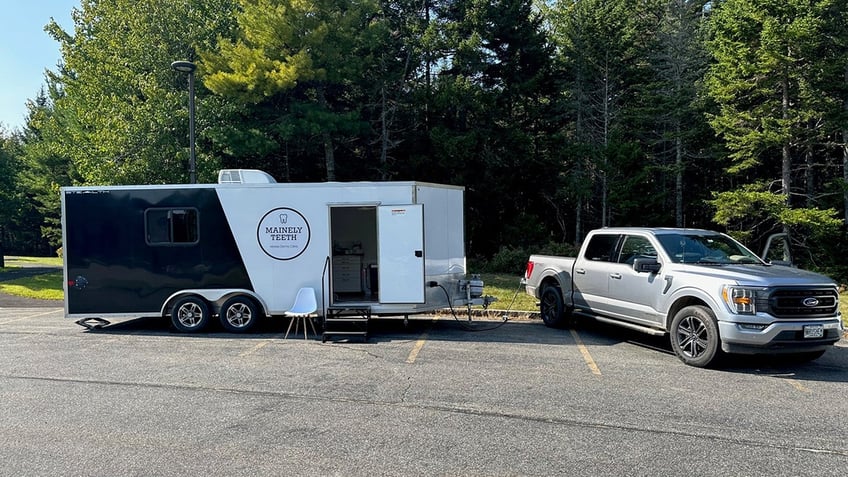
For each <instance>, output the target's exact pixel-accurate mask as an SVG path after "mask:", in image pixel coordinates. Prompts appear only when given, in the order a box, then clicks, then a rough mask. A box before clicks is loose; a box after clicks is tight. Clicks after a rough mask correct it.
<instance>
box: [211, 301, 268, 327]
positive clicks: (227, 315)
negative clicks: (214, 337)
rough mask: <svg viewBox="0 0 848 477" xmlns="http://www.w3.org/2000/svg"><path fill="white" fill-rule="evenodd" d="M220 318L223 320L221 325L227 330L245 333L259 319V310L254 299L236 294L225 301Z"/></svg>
mask: <svg viewBox="0 0 848 477" xmlns="http://www.w3.org/2000/svg"><path fill="white" fill-rule="evenodd" d="M218 319H219V320H221V326H223V327H224V329H225V330H227V331H229V332H231V333H244V332H245V331H248V330H250V329H251V328H253V326H254V325H255V324H256V322H257V321H258V320H259V312H258V311H257V308H256V304H255V303H254V302H253V300H251V299H250V298H247V297H243V296H236V297H233V298H230V299H229V300H227V301H226V302H224V305H223V306H222V307H221V314H220V315H218Z"/></svg>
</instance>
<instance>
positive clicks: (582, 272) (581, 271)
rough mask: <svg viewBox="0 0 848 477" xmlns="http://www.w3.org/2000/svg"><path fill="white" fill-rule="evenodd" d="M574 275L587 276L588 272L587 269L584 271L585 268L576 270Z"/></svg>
mask: <svg viewBox="0 0 848 477" xmlns="http://www.w3.org/2000/svg"><path fill="white" fill-rule="evenodd" d="M574 273H577V274H579V275H585V274H586V270H585V269H583V268H577V269H575V270H574Z"/></svg>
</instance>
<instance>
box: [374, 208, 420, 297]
mask: <svg viewBox="0 0 848 477" xmlns="http://www.w3.org/2000/svg"><path fill="white" fill-rule="evenodd" d="M377 228H378V234H377V235H378V246H377V248H378V255H379V268H378V270H379V272H378V273H379V280H378V283H379V288H380V294H379V296H380V303H424V208H423V205H422V204H415V205H385V206H380V207H378V212H377Z"/></svg>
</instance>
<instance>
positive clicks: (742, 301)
mask: <svg viewBox="0 0 848 477" xmlns="http://www.w3.org/2000/svg"><path fill="white" fill-rule="evenodd" d="M524 283H525V286H526V291H527V293H528V294H530V295H533V296H534V297H536V298H537V299H538V300H539V306H540V310H541V315H542V319H543V321H544V322H545V324H546V325H548V326H551V327H562V326H566V325H568V324H569V323H570V321H571V320H572V319H573V317H574V316H575V315H588V316H591V317H593V318H594V319H596V320H599V321H602V322H606V323H612V324H615V325H619V326H624V327H627V328H631V329H635V330H639V331H642V332H646V333H650V334H654V335H666V334H668V335H669V337H670V340H671V346H672V348H673V349H674V352H675V353H676V354H677V356H678V357H679V358H680V359H681V360H682V361H683V362H684V363H686V364H689V365H692V366H698V367H704V366H708V365H709V364H710V363H712V362H713V361H714V359H715V358H716V356H717V355H718V354H719V350H721V351H724V352H726V353H742V354H756V353H792V354H794V355H796V356H797V357H799V358H802V359H810V360H812V359H816V358H818V357H819V356H821V355H822V354H823V353H824V352H825V351H826V350H827V348H829V347H830V346H831V345H833V344H834V343H836V342H837V341H839V340H840V338H841V337H842V333H843V325H842V320H841V315H840V313H839V292H838V290H837V286H836V284H835V283H834V282H833V281H832V280H830V279H829V278H827V277H825V276H823V275H819V274H816V273H812V272H808V271H804V270H800V269H797V268H792V267H788V266H778V265H771V264H768V263H766V262H764V261H763V260H761V259H760V258H759V257H757V255H755V254H754V253H753V252H751V251H750V250H748V249H747V248H745V247H744V246H743V245H741V244H740V243H738V242H736V241H735V240H733V239H732V238H730V237H729V236H727V235H724V234H720V233H717V232H711V231H707V230H693V229H664V228H605V229H598V230H594V231H592V232H590V233H589V235H588V236H587V237H586V240H585V241H584V242H583V246H582V247H581V249H580V252H579V255H578V256H577V257H576V258H574V257H555V256H547V255H532V256H531V257H530V260H529V262H528V263H527V270H526V272H525V276H524Z"/></svg>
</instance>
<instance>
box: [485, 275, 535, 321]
mask: <svg viewBox="0 0 848 477" xmlns="http://www.w3.org/2000/svg"><path fill="white" fill-rule="evenodd" d="M480 278H481V279H483V283H484V287H483V294H484V295H491V296H493V297H495V298H497V299H498V301H496V302H494V303H493V304H492V305H491V306H490V308H492V309H495V310H510V311H529V312H537V311H539V307H538V306H536V299H535V298H533V297H532V296H530V295H528V294H527V292H526V291H524V287H523V286H519V283H520V280H521V278H520V277H516V276H512V275H501V274H496V273H483V274H481V275H480ZM516 291H517V292H518V294H517V295H516Z"/></svg>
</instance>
